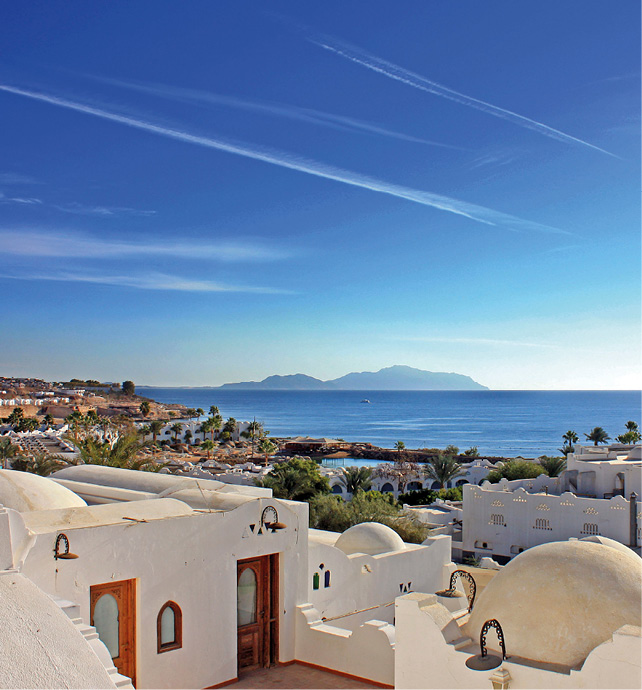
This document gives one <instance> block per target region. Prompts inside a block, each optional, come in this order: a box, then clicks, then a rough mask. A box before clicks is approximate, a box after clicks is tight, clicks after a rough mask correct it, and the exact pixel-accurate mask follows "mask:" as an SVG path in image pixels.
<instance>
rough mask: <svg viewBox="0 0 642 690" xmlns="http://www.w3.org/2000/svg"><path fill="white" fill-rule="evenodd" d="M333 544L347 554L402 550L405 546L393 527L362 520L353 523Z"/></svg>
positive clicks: (370, 553) (369, 553)
mask: <svg viewBox="0 0 642 690" xmlns="http://www.w3.org/2000/svg"><path fill="white" fill-rule="evenodd" d="M334 545H335V546H336V548H337V549H341V551H343V553H345V554H348V555H350V554H353V553H365V554H368V555H370V556H376V555H377V554H380V553H389V552H391V551H403V550H404V549H405V548H406V545H405V544H404V543H403V541H402V539H401V537H400V536H399V535H398V534H397V533H396V532H395V531H394V530H393V529H390V527H388V526H387V525H382V524H381V523H380V522H362V523H360V524H358V525H353V526H352V527H350V528H349V529H347V530H346V531H345V532H343V533H342V534H341V536H340V537H339V538H338V539H337V541H336V542H335V544H334Z"/></svg>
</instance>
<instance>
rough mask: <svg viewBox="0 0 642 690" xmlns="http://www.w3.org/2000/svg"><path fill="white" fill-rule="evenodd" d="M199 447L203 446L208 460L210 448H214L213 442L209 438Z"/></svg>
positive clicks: (210, 455)
mask: <svg viewBox="0 0 642 690" xmlns="http://www.w3.org/2000/svg"><path fill="white" fill-rule="evenodd" d="M201 448H205V450H206V451H207V459H208V460H209V459H210V458H211V457H212V449H213V448H214V442H213V441H210V440H209V438H208V439H206V440H205V441H203V443H201Z"/></svg>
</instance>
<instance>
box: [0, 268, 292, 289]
mask: <svg viewBox="0 0 642 690" xmlns="http://www.w3.org/2000/svg"><path fill="white" fill-rule="evenodd" d="M0 278H6V279H9V280H29V281H34V280H46V281H49V280H50V281H56V282H64V283H94V284H96V285H111V286H114V287H124V288H135V289H138V290H167V291H178V292H250V293H256V294H266V295H277V294H292V292H291V291H289V290H280V289H277V288H269V287H254V286H249V285H228V284H225V283H218V282H215V281H211V280H197V279H194V278H183V277H180V276H174V275H168V274H166V273H146V274H138V275H134V276H132V275H111V274H96V273H76V272H71V271H70V272H64V271H60V272H51V273H33V274H25V273H21V274H19V275H7V274H0Z"/></svg>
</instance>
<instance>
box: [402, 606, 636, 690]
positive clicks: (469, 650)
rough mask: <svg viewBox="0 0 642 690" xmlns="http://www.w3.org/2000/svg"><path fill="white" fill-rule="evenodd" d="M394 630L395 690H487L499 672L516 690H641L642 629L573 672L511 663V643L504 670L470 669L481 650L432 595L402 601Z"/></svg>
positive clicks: (628, 631)
mask: <svg viewBox="0 0 642 690" xmlns="http://www.w3.org/2000/svg"><path fill="white" fill-rule="evenodd" d="M395 629H396V636H395V638H396V639H395V687H396V688H483V689H484V690H485V689H486V688H491V687H493V685H492V680H491V679H492V677H493V676H494V675H495V674H497V672H498V671H499V670H500V668H501V669H504V670H506V671H508V673H509V674H510V688H511V690H521V689H522V688H639V687H640V675H641V673H642V658H641V657H642V645H641V644H640V629H639V628H633V627H632V626H624V628H621V629H620V631H617V632H616V633H615V634H614V635H613V639H612V640H609V641H607V642H604V643H603V644H601V645H599V646H598V647H596V648H595V649H594V650H593V651H592V652H591V654H589V656H588V657H587V659H586V660H585V662H584V664H583V665H582V668H581V669H579V670H569V671H568V672H563V671H559V672H556V671H555V670H552V668H551V667H550V666H548V667H547V665H545V664H541V665H539V667H538V665H537V664H534V663H533V664H529V665H525V664H519V663H517V659H516V660H515V661H513V660H511V657H510V640H507V641H506V644H507V652H508V655H509V656H508V658H507V659H505V660H504V662H503V663H502V665H501V667H500V668H498V669H494V670H490V671H475V670H472V669H469V668H468V667H467V666H466V660H467V659H468V658H470V657H471V656H473V655H475V654H479V646H478V644H474V643H473V641H472V640H469V639H467V638H465V637H464V636H463V633H462V632H461V630H460V629H459V626H458V625H457V623H456V621H455V620H454V619H453V617H452V615H451V614H450V613H449V612H448V611H447V610H446V609H445V608H444V607H443V606H441V605H440V604H439V603H438V602H437V599H436V597H434V596H430V595H425V594H420V593H414V594H408V595H405V596H403V597H400V598H399V599H397V607H396V626H395ZM493 639H494V638H493ZM489 642H490V637H489Z"/></svg>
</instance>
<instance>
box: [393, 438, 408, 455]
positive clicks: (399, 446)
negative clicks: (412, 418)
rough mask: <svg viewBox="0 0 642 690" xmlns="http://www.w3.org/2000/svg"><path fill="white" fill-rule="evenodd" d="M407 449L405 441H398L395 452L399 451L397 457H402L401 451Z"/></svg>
mask: <svg viewBox="0 0 642 690" xmlns="http://www.w3.org/2000/svg"><path fill="white" fill-rule="evenodd" d="M405 448H406V444H405V443H404V442H403V441H397V443H395V450H396V451H397V455H401V451H402V450H404V449H405Z"/></svg>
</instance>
